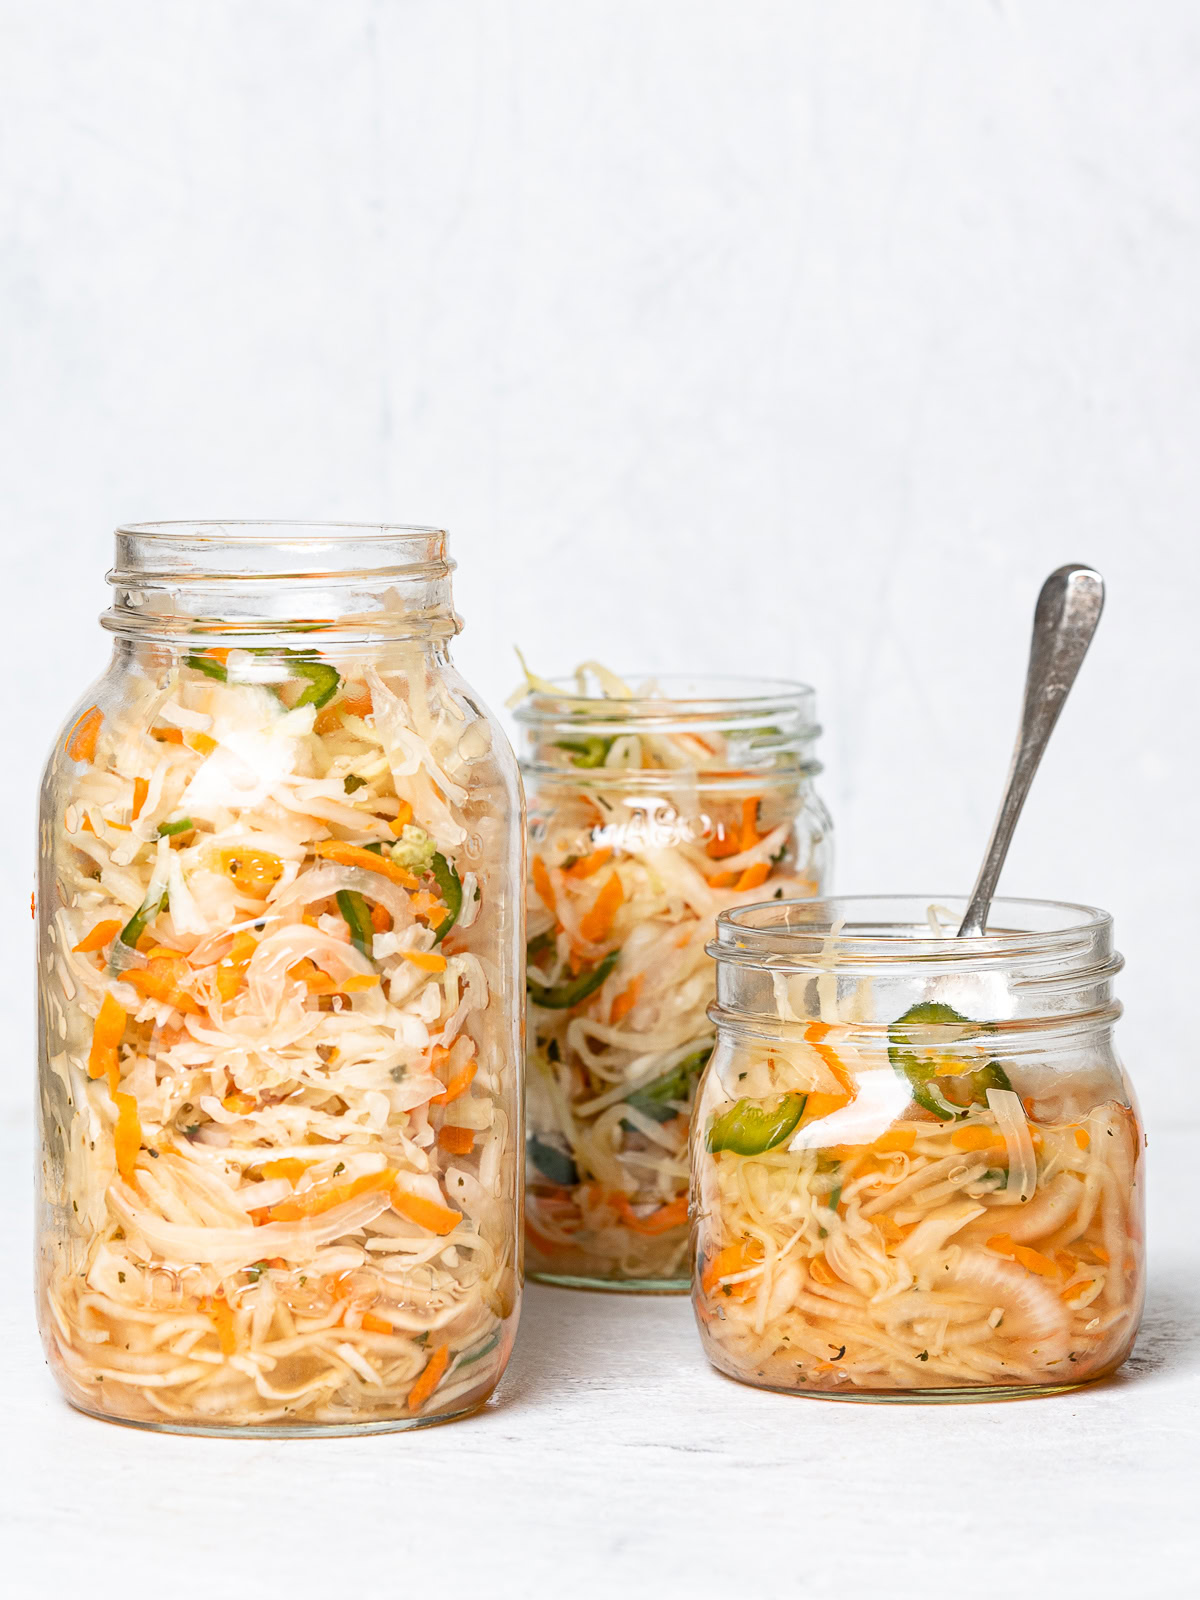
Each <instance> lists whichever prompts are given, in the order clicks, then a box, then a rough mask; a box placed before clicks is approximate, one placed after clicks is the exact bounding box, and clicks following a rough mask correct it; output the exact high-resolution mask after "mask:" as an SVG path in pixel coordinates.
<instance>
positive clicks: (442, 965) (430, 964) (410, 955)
mask: <svg viewBox="0 0 1200 1600" xmlns="http://www.w3.org/2000/svg"><path fill="white" fill-rule="evenodd" d="M400 954H401V955H402V956H403V957H404V959H405V960H406V961H411V962H412V964H413V966H414V967H420V969H421V971H422V972H445V970H446V958H445V956H443V955H439V954H438V952H437V951H436V950H401V952H400Z"/></svg>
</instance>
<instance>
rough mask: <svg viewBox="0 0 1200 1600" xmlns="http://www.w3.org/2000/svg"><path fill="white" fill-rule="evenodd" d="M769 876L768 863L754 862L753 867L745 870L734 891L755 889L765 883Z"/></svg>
mask: <svg viewBox="0 0 1200 1600" xmlns="http://www.w3.org/2000/svg"><path fill="white" fill-rule="evenodd" d="M770 875H771V863H770V862H769V861H756V862H755V863H754V865H753V866H751V867H747V868H746V870H745V872H743V873H742V875H741V877H740V878H739V879H738V881H737V883H736V884H735V885H734V887H735V888H736V889H757V888H758V886H759V884H760V883H766V881H767V879H768V878H769V877H770Z"/></svg>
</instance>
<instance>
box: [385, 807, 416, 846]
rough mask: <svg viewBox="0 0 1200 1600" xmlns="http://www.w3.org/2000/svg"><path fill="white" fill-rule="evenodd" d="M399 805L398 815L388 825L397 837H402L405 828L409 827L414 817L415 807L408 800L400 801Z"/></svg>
mask: <svg viewBox="0 0 1200 1600" xmlns="http://www.w3.org/2000/svg"><path fill="white" fill-rule="evenodd" d="M399 806H400V809H399V811H397V813H396V815H395V816H394V817H393V818H392V820H391V821H390V822H389V823H388V827H389V828H390V829H391V830H392V832H393V833H394V834H395V835H396V837H397V838H399V837H400V835H401V834H402V833H403V832H404V830H405V828H407V827H408V825H409V823H410V822H411V821H412V819H413V808H412V807H411V806H410V805H409V803H408V801H407V800H401V801H400V802H399Z"/></svg>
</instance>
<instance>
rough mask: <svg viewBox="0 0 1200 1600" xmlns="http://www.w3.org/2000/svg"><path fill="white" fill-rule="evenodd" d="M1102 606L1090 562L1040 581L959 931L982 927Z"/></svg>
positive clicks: (972, 931)
mask: <svg viewBox="0 0 1200 1600" xmlns="http://www.w3.org/2000/svg"><path fill="white" fill-rule="evenodd" d="M1103 609H1104V579H1103V578H1102V577H1101V576H1100V574H1099V573H1098V572H1096V571H1094V570H1093V569H1092V568H1091V567H1082V566H1079V565H1077V564H1076V563H1075V562H1071V563H1069V564H1068V565H1067V566H1065V567H1059V569H1058V571H1057V572H1052V573H1051V574H1050V576H1049V577H1048V578H1047V579H1046V581H1045V583H1044V584H1043V585H1042V592H1041V594H1039V595H1038V603H1037V610H1036V611H1035V612H1034V614H1033V642H1032V644H1031V645H1030V647H1029V671H1028V673H1027V674H1026V677H1025V705H1024V708H1023V709H1022V712H1021V731H1020V733H1019V734H1018V736H1017V745H1016V749H1015V750H1014V751H1013V758H1012V764H1011V766H1010V767H1009V769H1008V778H1007V781H1006V782H1005V785H1004V798H1003V799H1002V800H1001V802H1000V810H999V812H998V814H997V816H996V822H995V825H994V827H993V828H992V836H991V838H990V839H989V840H988V847H987V850H986V851H985V852H984V857H983V865H982V866H981V867H980V869H979V876H978V878H976V880H975V889H974V892H973V893H972V895H971V903H970V904H969V905H968V907H967V914H966V916H965V917H964V918H963V919H962V924H961V926H960V927H959V930H958V937H959V938H960V939H964V938H967V937H968V936H970V935H977V934H982V933H984V932H986V931H987V919H988V912H989V910H990V909H991V904H992V896H993V895H994V894H995V892H996V884H997V882H998V881H999V878H1000V871H1001V868H1002V867H1003V866H1004V858H1005V856H1006V855H1007V854H1008V847H1009V845H1010V844H1011V843H1012V836H1013V829H1014V828H1015V827H1016V825H1017V818H1018V817H1019V816H1020V815H1021V807H1022V806H1023V805H1024V804H1025V796H1026V795H1027V794H1028V793H1029V785H1030V784H1031V783H1032V782H1033V775H1034V773H1035V772H1036V771H1037V769H1038V763H1039V762H1040V761H1041V759H1042V752H1043V751H1044V750H1045V748H1046V746H1047V744H1048V743H1049V742H1050V735H1051V734H1052V733H1053V732H1054V724H1055V723H1056V722H1057V721H1058V714H1059V712H1060V711H1061V710H1062V708H1063V703H1064V702H1065V700H1066V698H1067V695H1068V694H1069V693H1070V689H1071V685H1072V684H1073V683H1074V682H1075V678H1076V674H1077V673H1078V672H1079V668H1080V667H1081V665H1082V664H1083V658H1084V656H1085V655H1086V654H1087V648H1088V645H1090V644H1091V642H1092V635H1093V634H1094V633H1095V631H1096V625H1097V624H1098V623H1099V621H1100V613H1101V611H1102V610H1103Z"/></svg>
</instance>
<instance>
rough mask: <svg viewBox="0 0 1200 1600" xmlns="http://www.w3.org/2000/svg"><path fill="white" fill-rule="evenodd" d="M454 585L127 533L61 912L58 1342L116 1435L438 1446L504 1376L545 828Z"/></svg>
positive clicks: (292, 555) (58, 895) (67, 766)
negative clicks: (471, 648)
mask: <svg viewBox="0 0 1200 1600" xmlns="http://www.w3.org/2000/svg"><path fill="white" fill-rule="evenodd" d="M181 570H182V571H183V572H184V573H186V576H185V577H184V578H183V579H182V581H181V579H180V573H181ZM449 571H450V564H449V563H448V562H447V561H446V560H445V556H444V539H443V536H442V535H440V534H437V533H433V532H426V531H424V530H400V529H377V530H361V529H325V528H322V527H299V528H288V527H284V528H278V527H275V528H272V527H269V526H268V527H266V528H263V527H261V526H258V525H248V526H240V527H239V526H236V525H235V526H233V527H227V526H221V525H218V526H215V527H207V526H200V525H166V526H163V527H152V528H144V529H138V528H134V529H128V530H121V532H120V533H119V534H118V571H117V573H115V574H113V581H114V582H115V583H116V584H117V588H118V598H117V603H116V606H115V608H114V610H113V611H112V612H110V613H109V614H108V617H107V618H106V622H107V624H108V625H109V626H110V627H112V628H113V630H114V631H115V632H116V633H117V635H118V643H117V647H116V652H115V656H114V661H113V666H112V668H111V670H110V672H109V674H108V675H107V676H106V677H105V678H104V679H102V680H101V682H100V683H99V684H98V685H97V686H96V687H95V689H94V690H93V691H92V693H91V694H90V695H89V697H88V699H87V701H86V703H85V704H84V706H83V707H82V708H81V709H80V711H79V712H78V714H77V715H76V716H75V717H74V718H73V719H72V721H71V723H70V724H69V725H68V728H67V731H66V733H65V735H64V737H63V738H62V739H60V740H59V742H58V744H57V746H56V749H55V751H54V754H53V756H52V758H51V762H50V766H49V769H48V772H47V777H46V783H45V787H44V791H43V812H42V872H41V880H40V890H39V897H38V898H39V911H40V920H41V933H42V957H41V961H42V965H41V1020H42V1093H41V1121H42V1142H43V1157H42V1167H41V1184H40V1205H41V1217H40V1230H39V1238H40V1248H39V1303H40V1314H41V1322H42V1330H43V1337H44V1340H45V1343H46V1347H47V1351H48V1354H49V1357H50V1362H51V1366H52V1368H53V1370H54V1372H55V1374H56V1376H57V1378H58V1380H59V1382H60V1384H61V1385H62V1387H63V1388H64V1390H65V1391H66V1393H67V1395H68V1397H69V1398H70V1399H71V1400H72V1401H73V1402H74V1403H75V1404H76V1405H78V1406H80V1407H82V1408H83V1409H85V1410H88V1411H91V1412H94V1413H96V1414H99V1415H103V1416H106V1417H112V1418H116V1419H118V1420H121V1421H126V1422H135V1423H141V1424H145V1425H149V1426H160V1427H174V1428H183V1429H188V1430H196V1429H200V1430H212V1431H223V1430H236V1429H251V1430H260V1431H268V1432H271V1431H275V1432H294V1431H297V1430H300V1431H309V1432H313V1431H330V1430H333V1431H338V1430H343V1429H345V1430H354V1429H358V1428H362V1427H371V1426H386V1427H399V1426H411V1425H419V1424H424V1423H428V1422H432V1421H440V1420H445V1419H446V1418H449V1417H452V1416H457V1415H460V1414H462V1413H463V1412H465V1411H469V1410H471V1409H473V1408H475V1407H476V1406H478V1405H479V1404H481V1403H482V1401H483V1400H484V1399H486V1397H487V1396H488V1394H489V1393H490V1392H491V1390H492V1389H493V1388H494V1386H495V1384H496V1381H497V1379H498V1377H499V1375H500V1373H501V1371H502V1370H503V1366H504V1363H505V1361H506V1359H507V1355H508V1351H509V1348H510V1345H511V1341H512V1337H513V1333H514V1330H515V1321H516V1314H517V1305H518V1294H519V1272H520V1259H519V1235H518V1220H517V1219H518V1206H519V1198H518V1197H519V1174H518V1167H517V1156H518V1153H519V1151H520V1147H521V1125H520V1064H519V1058H518V1048H519V1028H520V1005H519V999H518V998H516V996H517V993H518V991H517V983H518V971H519V969H518V960H519V953H520V948H521V924H522V917H521V903H520V902H521V894H520V888H519V884H520V865H521V839H520V822H521V806H520V798H519V792H518V786H517V782H516V774H515V769H514V765H513V762H512V759H511V756H510V754H509V752H508V751H507V748H506V746H505V744H504V741H503V738H502V736H500V735H499V734H498V733H497V732H496V731H495V730H494V729H493V727H492V724H491V723H490V722H489V720H488V718H487V716H486V714H485V713H483V712H482V711H481V709H480V708H479V706H478V704H477V703H476V702H475V700H474V699H473V697H472V696H471V694H470V692H469V691H468V690H467V689H466V687H465V685H463V684H462V683H461V681H460V680H459V679H458V678H457V676H456V675H455V674H454V672H453V669H452V668H451V666H450V664H449V660H448V656H447V653H446V649H447V640H448V638H449V637H450V635H451V634H452V633H453V632H454V631H455V628H456V626H457V624H456V619H455V618H454V616H453V613H452V611H450V609H449V589H448V575H449ZM298 572H299V573H300V574H302V575H301V576H296V575H295V574H296V573H298ZM238 573H241V575H242V576H241V579H240V581H239V583H237V584H234V583H232V582H231V581H230V580H231V578H232V577H233V576H234V575H236V574H238ZM410 574H411V575H410ZM180 595H182V596H183V597H184V598H185V599H186V600H187V602H188V612H189V614H187V615H183V616H181V615H180V610H181V606H180V600H179V596H180ZM314 617H319V618H320V619H321V620H320V621H313V620H311V619H312V618H314ZM297 619H302V620H297Z"/></svg>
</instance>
